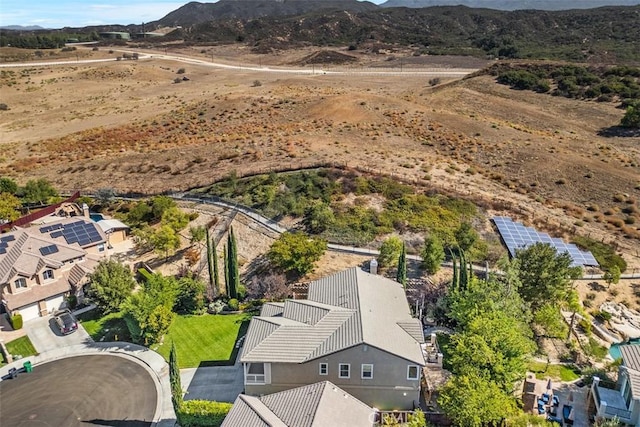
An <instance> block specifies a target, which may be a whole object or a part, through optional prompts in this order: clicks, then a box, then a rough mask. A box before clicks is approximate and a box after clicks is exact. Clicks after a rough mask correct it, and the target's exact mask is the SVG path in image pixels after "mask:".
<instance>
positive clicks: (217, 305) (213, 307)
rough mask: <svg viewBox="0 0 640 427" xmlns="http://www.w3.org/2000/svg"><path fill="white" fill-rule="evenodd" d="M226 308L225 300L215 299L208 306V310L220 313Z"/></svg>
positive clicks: (211, 312)
mask: <svg viewBox="0 0 640 427" xmlns="http://www.w3.org/2000/svg"><path fill="white" fill-rule="evenodd" d="M222 310H224V302H223V301H222V300H218V301H214V302H212V303H210V304H209V307H207V312H208V313H210V314H219V313H221V312H222Z"/></svg>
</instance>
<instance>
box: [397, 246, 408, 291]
mask: <svg viewBox="0 0 640 427" xmlns="http://www.w3.org/2000/svg"><path fill="white" fill-rule="evenodd" d="M396 281H397V282H398V283H402V286H403V287H404V288H406V287H407V248H406V246H405V244H404V243H403V244H402V252H400V256H399V257H398V272H397V273H396Z"/></svg>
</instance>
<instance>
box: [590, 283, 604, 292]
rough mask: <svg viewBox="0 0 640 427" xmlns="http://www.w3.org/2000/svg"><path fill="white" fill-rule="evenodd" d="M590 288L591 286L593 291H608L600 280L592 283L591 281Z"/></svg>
mask: <svg viewBox="0 0 640 427" xmlns="http://www.w3.org/2000/svg"><path fill="white" fill-rule="evenodd" d="M589 288H590V289H591V290H592V291H595V292H603V291H606V290H607V288H605V287H604V285H603V284H601V283H598V282H591V283H589Z"/></svg>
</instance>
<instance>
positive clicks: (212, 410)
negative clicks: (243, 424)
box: [176, 400, 233, 427]
mask: <svg viewBox="0 0 640 427" xmlns="http://www.w3.org/2000/svg"><path fill="white" fill-rule="evenodd" d="M232 406H233V405H232V404H231V403H224V402H213V401H209V400H185V401H184V402H182V404H181V405H180V408H179V409H178V411H177V414H176V415H177V417H178V423H179V424H180V426H181V427H219V426H220V425H221V424H222V422H223V421H224V418H225V417H226V416H227V414H228V413H229V411H230V410H231V407H232Z"/></svg>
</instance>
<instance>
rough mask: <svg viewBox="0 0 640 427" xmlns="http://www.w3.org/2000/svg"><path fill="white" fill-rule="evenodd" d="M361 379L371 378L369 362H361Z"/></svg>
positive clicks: (371, 369)
mask: <svg viewBox="0 0 640 427" xmlns="http://www.w3.org/2000/svg"><path fill="white" fill-rule="evenodd" d="M360 376H361V377H362V379H363V380H370V379H372V378H373V365H372V364H370V363H364V364H362V371H361V375H360Z"/></svg>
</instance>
